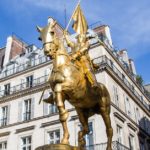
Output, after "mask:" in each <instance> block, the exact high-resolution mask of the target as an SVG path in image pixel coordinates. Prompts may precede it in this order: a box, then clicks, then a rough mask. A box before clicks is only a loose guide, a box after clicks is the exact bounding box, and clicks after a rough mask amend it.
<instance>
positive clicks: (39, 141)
mask: <svg viewBox="0 0 150 150" xmlns="http://www.w3.org/2000/svg"><path fill="white" fill-rule="evenodd" d="M56 31H57V34H59V35H60V36H61V35H62V33H63V28H62V27H61V26H60V25H59V24H57V26H56ZM88 34H90V35H91V36H93V38H92V39H90V50H89V54H90V57H91V59H92V60H93V61H94V63H96V64H98V65H99V69H98V70H97V71H96V72H95V75H96V78H97V81H98V82H101V83H103V84H105V85H106V87H107V88H108V90H109V93H110V96H111V121H112V127H113V130H114V136H113V144H112V145H113V149H114V150H150V95H149V94H148V92H147V91H146V88H144V87H143V86H142V85H139V84H138V83H137V81H136V68H135V65H134V61H133V60H132V59H130V58H129V57H128V53H127V50H125V49H123V50H115V48H114V46H113V44H112V43H113V42H112V39H111V34H110V29H109V26H107V25H98V24H95V25H93V26H91V28H90V29H89V30H88ZM95 35H97V36H95ZM70 38H71V39H72V40H74V39H75V38H76V35H70ZM68 51H70V49H68ZM51 70H52V62H51V60H50V59H49V58H47V57H46V56H45V55H44V53H43V50H42V48H37V47H36V46H35V45H29V44H27V43H25V42H23V41H22V40H20V39H19V38H18V37H17V36H10V37H8V38H7V42H6V45H5V46H4V47H3V48H0V150H34V149H35V148H37V147H39V146H41V145H44V144H49V143H59V142H60V139H61V137H62V134H63V133H62V126H61V124H60V121H59V116H58V110H57V108H56V106H55V105H51V104H46V103H44V102H41V104H40V105H39V100H40V97H41V94H42V91H43V90H44V88H45V87H46V88H47V90H46V91H45V93H44V96H43V97H44V98H47V97H48V96H49V94H51V90H50V86H49V83H48V82H47V78H48V76H49V74H50V72H51ZM65 105H66V108H67V109H68V111H69V114H70V115H69V119H68V128H69V132H70V135H71V136H70V144H71V145H78V140H77V133H78V131H79V130H80V129H81V125H80V123H79V120H78V116H77V114H76V112H75V109H74V107H73V106H72V105H71V104H69V103H68V102H67V101H66V103H65ZM89 129H90V133H89V135H86V136H85V139H86V145H87V149H88V150H105V149H106V141H107V136H106V132H105V125H104V122H103V120H102V118H101V116H99V115H94V116H93V117H91V118H90V119H89Z"/></svg>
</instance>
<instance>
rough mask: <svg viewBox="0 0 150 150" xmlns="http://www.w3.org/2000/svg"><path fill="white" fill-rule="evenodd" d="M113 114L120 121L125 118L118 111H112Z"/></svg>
mask: <svg viewBox="0 0 150 150" xmlns="http://www.w3.org/2000/svg"><path fill="white" fill-rule="evenodd" d="M114 116H115V117H117V118H118V119H119V120H121V121H122V122H125V121H126V119H125V118H124V117H123V116H122V115H120V114H119V113H118V112H114Z"/></svg>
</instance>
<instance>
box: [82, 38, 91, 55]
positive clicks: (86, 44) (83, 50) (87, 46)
mask: <svg viewBox="0 0 150 150" xmlns="http://www.w3.org/2000/svg"><path fill="white" fill-rule="evenodd" d="M89 47H90V44H89V42H88V41H87V42H86V43H85V45H84V46H82V47H81V49H80V53H81V55H83V54H85V53H86V52H87V51H88V49H89Z"/></svg>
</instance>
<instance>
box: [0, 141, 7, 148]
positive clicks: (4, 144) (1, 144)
mask: <svg viewBox="0 0 150 150" xmlns="http://www.w3.org/2000/svg"><path fill="white" fill-rule="evenodd" d="M6 149H7V142H1V143H0V150H6Z"/></svg>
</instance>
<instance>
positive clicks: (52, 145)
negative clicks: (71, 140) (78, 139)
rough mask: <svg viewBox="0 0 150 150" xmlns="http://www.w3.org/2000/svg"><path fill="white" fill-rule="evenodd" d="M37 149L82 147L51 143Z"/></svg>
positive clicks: (57, 149) (74, 149)
mask: <svg viewBox="0 0 150 150" xmlns="http://www.w3.org/2000/svg"><path fill="white" fill-rule="evenodd" d="M35 150H81V149H80V148H78V147H74V146H70V145H66V144H49V145H44V146H40V147H38V148H36V149H35Z"/></svg>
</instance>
